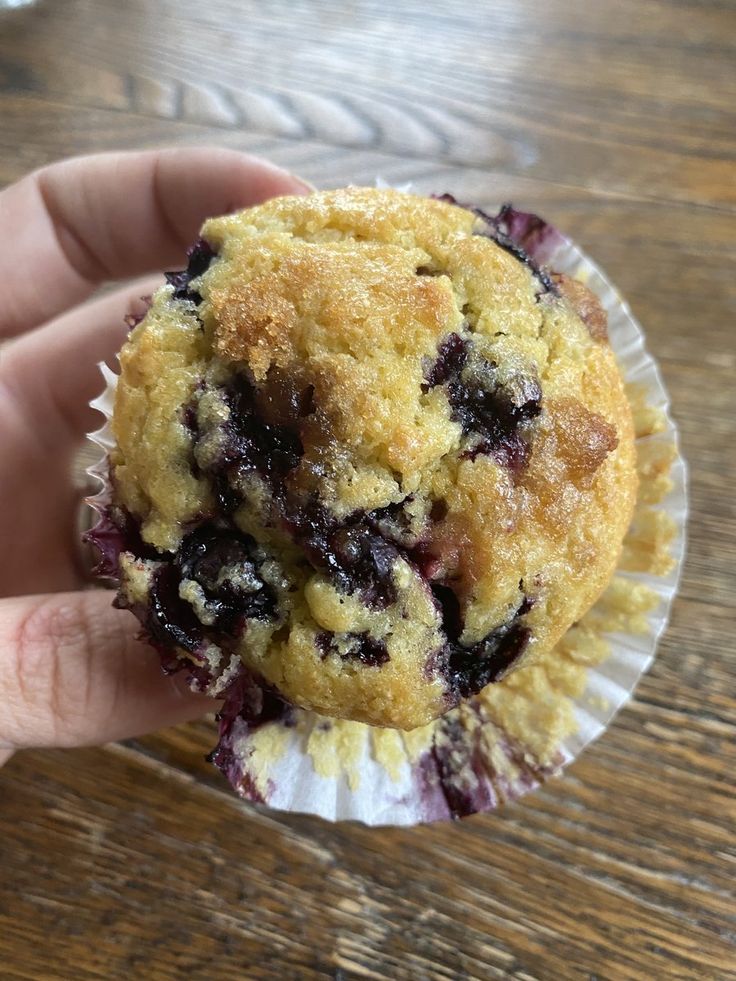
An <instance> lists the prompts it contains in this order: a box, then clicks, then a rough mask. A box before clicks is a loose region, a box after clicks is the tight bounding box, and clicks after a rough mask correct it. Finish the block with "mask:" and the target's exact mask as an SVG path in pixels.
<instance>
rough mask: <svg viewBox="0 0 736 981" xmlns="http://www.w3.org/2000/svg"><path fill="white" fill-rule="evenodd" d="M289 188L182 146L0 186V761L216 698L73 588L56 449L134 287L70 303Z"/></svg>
mask: <svg viewBox="0 0 736 981" xmlns="http://www.w3.org/2000/svg"><path fill="white" fill-rule="evenodd" d="M307 190H308V188H307V187H306V185H304V184H303V183H302V182H301V181H299V180H297V179H296V178H294V177H291V176H290V175H289V174H287V173H285V172H284V171H281V170H279V169H277V168H276V167H274V166H272V165H271V164H268V163H266V162H264V161H261V160H258V159H256V158H253V157H249V156H247V155H245V154H241V153H236V152H234V151H229V150H222V149H205V148H202V149H194V148H191V149H182V150H163V151H153V152H145V153H130V154H123V153H119V154H101V155H99V156H92V157H83V158H79V159H75V160H67V161H64V162H62V163H58V164H54V165H53V166H50V167H47V168H45V169H43V170H40V171H37V172H36V173H34V174H31V175H30V176H28V177H25V178H24V179H23V180H21V181H19V182H18V183H17V184H14V185H13V186H11V187H9V188H7V189H6V190H5V191H3V192H2V193H0V239H1V240H2V242H3V255H4V256H5V257H6V258H5V261H4V262H3V270H2V288H1V289H0V342H2V341H4V340H7V339H8V338H15V339H14V340H11V341H10V343H8V344H6V345H5V346H4V347H3V348H2V350H0V448H1V452H0V597H1V598H0V764H1V763H3V762H4V761H5V760H6V759H7V758H8V757H9V756H10V755H11V754H12V752H13V751H14V750H15V749H18V748H22V747H30V746H76V745H85V744H94V743H99V742H104V741H106V740H111V739H120V738H124V737H127V736H133V735H139V734H141V733H144V732H147V731H150V730H152V729H156V728H160V727H163V726H168V725H173V724H175V723H178V722H183V721H185V720H187V719H191V718H195V717H196V716H199V715H202V714H203V713H204V712H207V711H210V710H212V708H213V707H215V706H216V705H217V703H215V702H212V701H211V700H210V699H208V698H205V697H204V696H202V695H195V694H192V693H191V692H190V691H189V690H188V688H187V686H186V684H185V682H184V680H183V679H182V678H180V677H174V678H167V677H165V676H164V675H163V674H162V672H161V669H160V666H159V663H158V657H157V655H156V654H155V652H154V651H153V650H152V649H150V648H149V647H147V646H146V645H145V644H143V643H140V642H139V641H137V640H136V639H135V636H136V633H137V624H136V621H135V620H134V618H133V617H132V616H131V615H130V614H129V613H127V612H124V611H120V610H115V609H113V608H112V606H111V601H112V594H111V593H110V592H109V591H103V590H92V589H89V588H84V587H85V586H87V587H88V585H89V577H88V575H87V574H85V570H84V569H83V568H82V564H81V561H80V554H81V552H80V549H79V543H78V532H77V515H78V509H79V504H80V500H79V493H78V491H75V488H74V484H73V481H72V477H71V463H72V458H73V455H74V452H75V450H76V449H77V448H78V446H79V443H80V441H81V440H82V438H83V436H84V434H85V433H86V432H87V431H89V430H91V429H93V428H96V427H97V426H98V425H100V418H99V415H98V414H96V413H95V412H94V411H93V410H91V409H90V408H89V406H88V403H89V400H90V399H91V398H93V397H94V396H95V395H96V394H98V393H99V391H100V389H101V376H100V373H99V369H98V368H97V364H98V362H100V361H103V360H107V361H110V359H111V358H112V357H113V355H114V354H115V352H116V351H117V350H118V348H119V347H120V345H121V343H122V342H123V339H124V337H125V333H126V326H125V323H124V316H125V314H126V312H129V311H130V301H131V298H134V299H135V300H139V299H140V296H141V295H145V294H146V293H148V292H150V291H151V288H152V284H151V283H150V281H149V282H147V283H140V282H139V283H138V284H137V285H136V286H134V287H131V286H130V285H129V286H128V287H127V288H126V289H123V290H120V291H119V292H116V293H112V294H107V295H106V296H104V297H103V298H102V299H96V300H91V301H89V302H87V303H84V304H83V305H81V306H75V304H79V303H82V301H84V300H85V299H87V298H88V297H89V296H90V295H91V294H92V292H93V291H94V290H95V288H96V287H97V286H98V285H99V284H100V283H103V282H106V281H108V280H114V279H123V278H130V277H131V276H136V275H140V274H142V273H146V272H149V273H150V272H151V271H152V270H161V269H166V268H179V267H181V266H183V265H184V264H185V251H186V248H187V247H188V245H189V244H191V242H193V241H194V239H195V238H196V236H197V232H198V230H199V226H200V224H201V222H202V221H203V219H204V218H206V217H208V216H210V215H216V214H221V213H223V212H226V211H231V210H234V209H235V208H239V207H246V206H247V205H250V204H255V203H256V202H258V201H262V200H264V199H266V198H268V197H272V196H274V195H277V194H300V193H305V192H306V191H307ZM160 282H161V280H160V278H159V279H158V280H157V281H156V282H155V283H153V287H154V288H155V286H156V285H158V283H160Z"/></svg>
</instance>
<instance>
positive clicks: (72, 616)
mask: <svg viewBox="0 0 736 981" xmlns="http://www.w3.org/2000/svg"><path fill="white" fill-rule="evenodd" d="M111 596H112V594H111V593H110V592H108V591H102V590H94V591H92V590H91V591H87V592H77V593H54V594H51V595H47V596H23V597H18V598H11V599H4V600H0V763H1V762H2V757H3V753H4V754H5V756H6V757H7V756H8V755H9V752H12V751H13V750H14V749H21V748H27V747H31V746H83V745H90V744H95V743H102V742H106V741H108V740H113V739H123V738H126V737H128V736H137V735H141V734H143V733H145V732H150V731H152V730H154V729H160V728H163V727H165V726H170V725H175V724H177V723H179V722H185V721H187V720H190V719H195V718H197V717H198V716H201V715H204V714H205V713H206V712H211V711H214V710H215V709H216V708H217V707H218V704H219V703H218V702H216V701H215V700H213V699H211V698H207V697H205V696H204V695H197V694H194V693H192V692H190V691H189V689H188V688H187V686H186V683H185V681H184V677H183V675H178V676H175V677H167V676H165V675H164V674H163V673H162V671H161V666H160V663H159V659H158V655H157V654H156V652H155V651H154V650H153V649H152V648H150V647H148V646H147V645H145V644H143V643H141V642H139V641H137V640H136V639H135V637H134V629H135V621H134V620H133V619H132V617H131V616H130V614H129V613H127V612H125V611H122V610H115V609H113V608H112V606H111Z"/></svg>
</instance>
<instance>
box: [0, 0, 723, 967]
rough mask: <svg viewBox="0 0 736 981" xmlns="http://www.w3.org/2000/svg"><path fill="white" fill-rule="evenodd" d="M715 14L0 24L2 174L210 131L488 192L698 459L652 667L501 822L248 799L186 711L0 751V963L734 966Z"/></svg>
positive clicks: (685, 10) (338, 174) (153, 6)
mask: <svg viewBox="0 0 736 981" xmlns="http://www.w3.org/2000/svg"><path fill="white" fill-rule="evenodd" d="M735 36H736V17H735V16H734V7H733V5H732V4H730V3H729V2H728V0H712V2H707V0H672V2H669V3H668V2H664V0H648V2H646V3H642V2H640V0H617V2H614V0H600V2H596V3H586V2H583V0H547V2H545V3H534V2H533V0H499V2H496V3H488V2H483V0H465V2H463V3H454V4H449V3H442V2H440V0H423V2H419V0H407V2H401V0H395V2H393V3H388V2H385V0H355V2H352V3H344V2H338V0H301V2H288V0H265V2H258V0H218V2H216V3H215V2H213V3H209V2H206V0H196V2H195V0H160V2H154V0H130V2H128V3H114V2H113V0H100V2H92V0H87V2H85V0H66V2H65V3H60V2H53V0H47V2H41V3H39V4H38V5H37V6H35V7H29V8H26V9H18V10H13V11H10V12H6V13H3V14H1V15H0V85H1V86H2V92H1V94H0V148H1V150H0V180H2V181H5V182H7V181H12V180H14V179H15V178H17V177H18V176H20V175H21V174H22V173H23V172H25V171H27V170H29V169H30V168H33V167H36V166H38V165H40V164H44V163H46V162H48V161H51V160H53V159H55V158H57V157H60V156H63V155H66V154H73V153H80V152H88V151H92V150H99V149H104V148H129V147H144V146H155V145H160V144H184V143H218V144H225V145H227V146H233V147H241V148H245V149H248V150H251V151H255V152H257V153H261V154H264V155H266V156H269V157H271V158H273V159H274V160H276V161H277V162H279V163H281V164H283V165H285V166H287V167H288V168H290V169H291V170H294V171H297V172H299V173H301V174H303V175H304V176H306V177H307V178H309V179H311V180H312V181H314V182H315V183H316V184H317V185H320V186H330V185H340V184H343V183H346V182H348V181H352V182H355V183H362V182H370V181H372V180H373V178H374V176H375V175H376V174H380V175H382V176H383V177H384V178H386V179H387V180H390V181H393V182H401V181H406V180H411V181H413V182H414V184H415V186H416V187H417V188H418V189H420V190H426V191H430V190H434V191H444V190H451V191H453V192H454V193H455V194H457V196H458V197H460V198H464V199H469V200H474V201H477V202H479V203H483V202H486V203H489V204H490V203H498V202H499V201H500V200H502V199H507V198H512V199H513V200H514V201H515V202H518V203H519V204H520V205H523V206H524V207H527V208H529V209H533V210H538V211H540V212H541V213H543V214H544V215H545V216H547V217H548V218H550V219H551V220H552V221H554V222H555V223H556V224H558V225H559V226H560V227H561V228H563V229H565V230H566V231H567V232H569V233H570V234H571V235H572V236H574V237H575V238H576V239H577V240H578V241H579V242H580V243H581V244H582V246H583V247H584V248H585V249H586V250H587V251H588V252H589V253H590V254H591V255H593V256H594V257H595V258H596V259H597V260H599V262H600V263H601V264H602V265H603V267H604V268H605V269H606V270H607V271H608V272H609V273H610V275H611V276H612V278H613V279H614V281H615V282H616V283H617V284H618V285H619V286H620V288H621V289H622V291H623V293H624V294H625V295H626V296H627V297H628V299H629V300H630V302H631V304H632V306H633V308H634V311H635V313H636V314H637V315H638V316H639V318H640V319H641V321H642V323H643V324H644V326H645V328H646V331H647V335H648V339H649V345H650V348H651V350H652V351H653V353H654V354H655V355H656V357H657V358H658V359H659V362H660V364H661V366H662V370H663V373H664V377H665V380H666V383H667V385H668V386H669V389H670V391H671V393H672V398H673V405H674V414H675V417H676V419H677V421H678V424H679V426H680V428H681V432H682V441H683V446H684V453H685V456H686V458H687V459H688V461H689V464H690V468H691V475H692V479H691V491H690V493H691V507H692V518H691V522H690V529H689V539H690V540H689V549H688V556H687V562H686V565H685V571H684V576H683V580H682V586H681V590H680V596H679V599H678V600H677V602H676V604H675V608H674V613H673V618H672V625H671V627H670V629H669V631H668V633H667V635H666V637H665V639H664V640H663V642H662V643H661V645H660V649H659V655H658V658H657V660H656V663H655V665H654V667H653V669H652V670H651V672H650V673H649V675H648V676H647V677H646V678H645V679H644V681H643V682H642V684H641V685H640V687H639V689H638V691H637V694H636V697H635V698H634V699H633V701H632V702H631V704H630V705H629V707H628V708H627V709H626V710H625V711H624V712H623V713H622V714H621V715H620V716H619V718H618V719H617V720H616V721H615V723H614V724H613V725H612V726H611V728H610V729H609V730H608V732H607V733H606V734H605V736H604V737H603V738H602V739H601V740H600V741H599V742H598V743H597V745H595V746H594V747H593V748H591V749H590V750H588V751H587V752H586V753H585V754H584V755H583V756H582V758H580V759H579V760H578V761H577V762H576V763H575V764H574V765H573V766H572V767H571V768H570V770H569V771H568V772H567V774H566V775H565V777H564V779H562V780H558V781H553V782H552V783H550V784H548V785H547V786H546V787H545V788H544V789H543V790H541V791H539V792H537V793H536V794H534V795H532V796H531V797H529V798H528V799H526V800H524V801H523V802H521V803H519V804H516V805H514V806H509V807H506V808H505V809H504V810H503V811H502V812H501V813H497V814H493V815H488V816H478V817H474V818H471V819H469V820H466V821H463V822H462V823H460V824H452V825H440V826H434V827H427V828H421V829H413V830H395V831H385V830H384V831H372V830H368V829H365V828H363V827H359V826H354V825H340V826H337V827H333V826H330V825H328V824H325V823H323V822H321V821H319V820H316V819H309V818H303V817H292V816H288V815H282V814H276V813H261V812H259V811H257V810H255V809H254V808H252V807H249V806H246V805H244V804H242V803H241V802H240V801H238V800H237V799H236V798H235V797H234V796H232V795H231V794H230V792H229V790H228V789H227V788H226V786H225V785H224V782H223V780H222V779H220V777H219V775H218V774H217V773H216V772H215V771H214V769H212V768H211V767H210V766H208V765H207V764H205V763H204V762H203V754H204V753H205V751H206V750H207V749H208V748H209V746H210V745H211V744H212V740H213V732H212V726H211V723H210V722H202V723H199V724H196V725H191V726H188V727H183V728H181V729H179V730H176V731H173V732H165V733H159V734H158V735H155V736H151V737H149V738H146V739H142V740H139V741H135V742H129V743H127V744H125V745H114V746H105V747H103V748H100V749H87V750H80V751H76V752H33V753H20V754H18V755H17V756H16V757H15V758H14V759H13V760H12V761H11V763H10V764H9V765H8V766H7V767H6V769H5V770H3V771H2V773H0V863H1V867H2V876H1V879H2V881H0V976H1V977H2V978H32V979H37V978H44V979H45V978H64V979H67V978H74V979H87V978H105V979H111V978H126V979H127V978H152V979H173V978H188V979H189V978H193V979H195V978H197V979H199V978H202V979H210V978H263V979H274V981H275V979H279V981H280V979H291V978H299V979H300V978H307V979H310V978H334V979H338V978H340V979H344V981H345V979H360V978H376V979H378V978H390V979H421V978H426V979H432V981H434V979H452V978H483V979H485V978H517V979H532V978H536V979H545V981H546V979H550V978H565V979H567V978H585V979H592V978H626V979H629V978H631V979H642V981H651V979H659V978H725V977H736V952H735V947H734V936H735V935H736V917H735V915H734V914H735V904H734V897H733V884H734V872H735V870H736V866H735V864H734V863H735V861H736V848H735V847H734V816H735V815H734V810H735V809H734V783H733V779H734V768H735V765H736V751H735V745H736V743H735V741H734V725H735V724H736V699H735V698H734V679H733V673H732V670H729V669H730V668H731V669H732V667H733V649H734V632H735V628H736V620H735V614H736V600H735V598H734V597H735V596H736V579H735V578H734V561H735V560H736V513H735V510H734V496H733V488H734V482H735V481H736V452H735V451H734V445H733V440H734V419H735V418H736V395H735V392H736V385H735V384H734V370H736V333H735V331H736V328H735V326H734V321H735V318H736V287H735V285H734V284H735V282H736V277H735V276H734V268H733V265H734V245H735V233H736V221H735V219H734V210H735V207H736V180H735V179H734V178H735V176H736V175H735V171H734V149H735V142H734V133H735V131H736V119H735V118H734V111H733V107H734V104H736V73H735V72H734V65H735V64H736V52H734V44H733V42H734V38H735ZM7 247H8V246H7V243H4V246H3V248H4V249H5V248H7ZM729 662H730V663H729Z"/></svg>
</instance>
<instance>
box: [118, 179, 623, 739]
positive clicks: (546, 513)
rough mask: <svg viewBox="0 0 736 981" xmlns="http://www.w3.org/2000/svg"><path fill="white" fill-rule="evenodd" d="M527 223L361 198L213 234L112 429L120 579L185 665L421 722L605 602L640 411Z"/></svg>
mask: <svg viewBox="0 0 736 981" xmlns="http://www.w3.org/2000/svg"><path fill="white" fill-rule="evenodd" d="M508 214H509V212H507V211H503V210H502V212H501V213H500V214H499V215H498V216H496V217H490V216H487V215H485V214H484V213H482V212H480V211H479V210H477V209H469V208H464V207H460V206H458V205H457V204H456V203H455V202H454V201H453V200H452V199H451V198H449V197H445V198H442V199H431V198H424V197H420V196H415V195H412V194H407V193H403V192H398V191H392V190H375V189H366V188H347V189H343V190H338V191H330V192H320V193H314V194H312V195H310V196H307V197H294V198H278V199H275V200H272V201H269V202H267V203H265V204H263V205H260V206H258V207H256V208H252V209H249V210H247V211H243V212H239V213H237V214H233V215H229V216H226V217H221V218H215V219H212V220H210V221H208V222H206V223H205V225H204V227H203V229H202V238H201V239H200V240H199V242H197V244H196V245H195V246H194V247H193V249H192V250H191V252H190V255H189V264H188V267H187V269H186V270H185V271H182V272H177V273H170V274H168V275H167V279H168V285H166V286H164V287H162V288H161V289H160V290H159V291H158V292H157V293H156V295H155V296H154V298H153V302H152V305H151V308H150V309H149V311H148V312H147V314H146V316H145V317H144V319H143V320H142V321H141V322H140V323H139V324H138V325H137V326H135V327H134V329H133V330H132V332H131V334H130V336H129V339H128V341H127V343H126V344H125V346H124V348H123V350H122V352H121V355H120V365H121V374H120V378H119V380H118V384H117V392H116V399H115V410H114V416H113V421H112V426H113V433H114V437H115V440H116V445H115V447H114V448H113V449H112V451H111V453H110V479H111V484H112V488H113V500H112V504H111V507H110V509H109V515H108V516H109V519H110V521H111V522H112V523H113V524H114V527H115V529H116V532H117V535H118V541H117V548H116V550H115V552H116V554H115V555H114V557H113V561H112V564H111V566H110V568H109V570H108V571H112V572H114V574H115V575H116V576H117V578H118V580H119V592H118V599H117V603H118V605H120V606H122V607H126V608H129V609H131V610H132V611H133V612H134V613H135V614H136V616H138V618H139V620H140V621H141V624H142V625H143V629H144V632H145V634H146V636H147V637H148V638H149V639H150V640H151V642H152V643H153V644H154V645H155V646H156V647H157V648H158V649H159V650H160V652H161V653H162V656H163V658H164V664H165V666H167V667H168V668H169V669H176V668H180V667H182V666H186V667H187V668H188V670H189V672H190V674H191V676H192V679H193V683H194V684H195V686H197V687H199V688H200V689H202V690H206V691H209V692H210V693H212V694H226V695H227V694H229V693H230V694H231V693H232V688H233V686H234V685H237V686H238V688H239V691H240V693H241V696H240V697H241V701H243V700H245V701H247V698H246V696H245V695H243V694H242V693H243V692H244V691H248V692H251V693H253V694H252V696H249V697H252V700H253V701H254V704H253V705H251V706H250V710H251V711H253V712H254V713H255V714H261V715H263V714H264V713H267V712H268V711H270V709H269V706H273V705H283V703H287V704H291V705H296V706H299V707H301V708H305V709H309V710H313V711H315V712H318V713H320V714H321V715H324V716H328V717H332V718H342V719H351V720H356V721H362V722H367V723H369V724H371V725H374V726H382V727H390V728H398V729H413V728H415V727H418V726H421V725H424V724H426V723H427V722H429V721H431V720H432V719H435V718H437V717H438V716H440V715H443V714H444V713H446V712H447V711H448V710H449V709H451V708H452V707H454V706H455V705H457V704H458V703H459V702H461V701H462V700H464V699H466V698H468V697H469V696H471V695H473V694H475V693H477V692H478V691H480V690H481V689H483V688H484V687H485V686H486V685H489V684H493V683H495V682H498V681H499V680H501V679H502V678H503V677H504V676H505V675H506V674H507V673H508V672H510V671H513V670H514V669H515V668H517V667H518V666H519V665H521V664H522V663H525V662H526V663H529V662H531V661H532V660H533V659H535V658H538V657H540V656H541V655H543V654H544V653H546V652H548V651H550V650H551V648H552V647H553V646H554V645H555V643H556V642H557V641H558V640H559V639H560V637H561V636H562V635H563V634H564V633H565V631H566V630H567V629H568V628H569V627H570V626H571V625H572V624H573V623H575V622H576V621H577V620H579V619H580V618H581V617H582V616H583V614H584V613H585V612H586V611H587V610H588V609H589V607H590V606H591V605H592V604H593V603H594V601H595V600H596V598H597V597H598V596H599V595H600V593H601V592H602V590H603V589H604V588H605V586H606V585H607V583H608V581H609V579H610V577H611V575H612V573H613V571H614V568H615V566H616V563H617V560H618V556H619V553H620V550H621V544H622V540H623V537H624V534H625V532H626V529H627V527H628V525H629V522H630V519H631V514H632V510H633V505H634V501H635V497H636V483H637V479H636V467H635V454H634V433H633V424H632V418H631V411H630V408H629V405H628V403H627V400H626V397H625V394H624V390H623V385H622V382H621V379H620V376H619V373H618V370H617V367H616V363H615V360H614V357H613V354H612V352H611V350H610V348H609V345H608V342H607V337H606V318H605V314H604V312H603V310H602V308H601V307H600V304H599V303H598V301H597V299H596V298H595V297H594V296H593V294H592V293H590V292H589V291H588V290H587V289H586V287H585V286H584V285H583V284H582V283H578V282H576V281H575V280H571V279H568V278H565V277H563V276H558V275H556V274H555V273H554V272H552V271H548V270H545V269H542V268H540V267H539V266H537V265H536V264H535V263H534V262H533V261H532V260H531V259H530V258H529V257H528V256H527V254H526V253H525V252H524V251H523V250H521V249H520V248H519V247H518V246H517V245H515V244H513V242H512V241H511V239H510V238H509V237H508V236H507V234H506V233H505V227H506V226H505V220H506V216H507V215H508ZM243 711H245V709H243Z"/></svg>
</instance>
